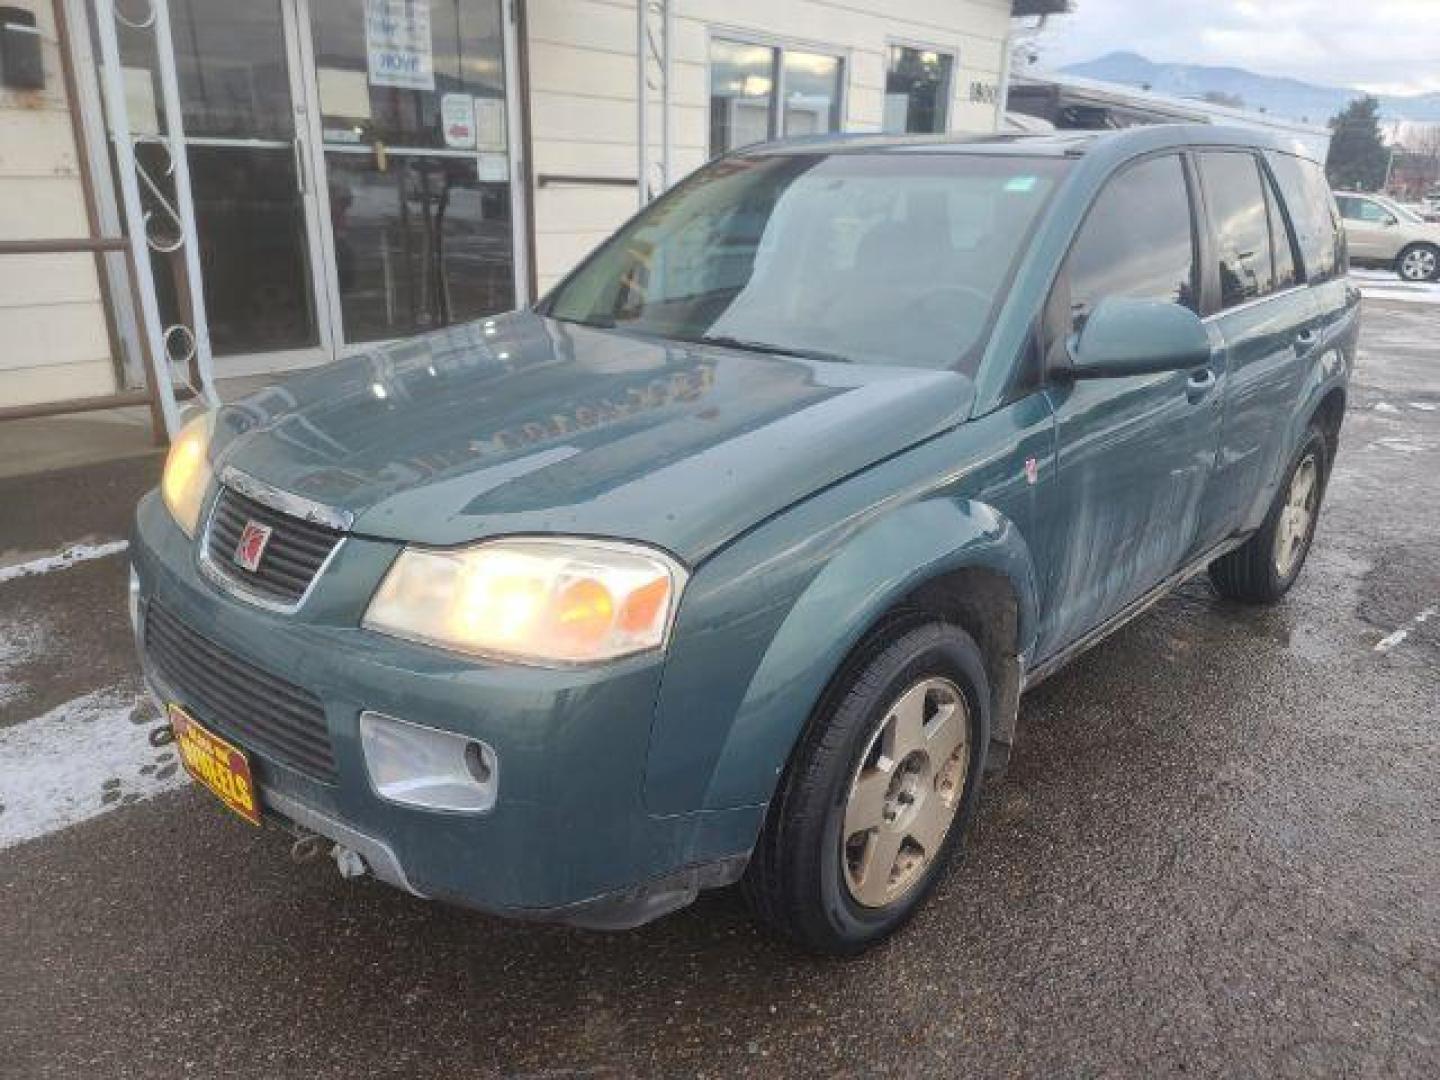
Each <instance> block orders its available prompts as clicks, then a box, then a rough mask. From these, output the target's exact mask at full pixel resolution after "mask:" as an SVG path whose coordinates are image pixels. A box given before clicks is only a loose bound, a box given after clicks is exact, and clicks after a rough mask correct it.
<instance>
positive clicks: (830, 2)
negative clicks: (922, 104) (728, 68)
mask: <svg viewBox="0 0 1440 1080" xmlns="http://www.w3.org/2000/svg"><path fill="white" fill-rule="evenodd" d="M672 3H674V5H675V8H674V10H675V13H676V14H675V17H674V36H673V38H672V45H671V58H672V65H673V75H672V78H673V80H674V82H673V86H672V91H671V93H672V101H673V103H674V104H673V108H674V111H673V113H672V121H671V122H672V126H673V132H674V134H673V139H672V152H673V154H674V173H675V178H676V179H678V178H680V177H682V176H684V175H685V174H686V173H689V172H690V171H692V170H693V169H695V168H696V167H698V166H699V165H701V164H702V163H703V162H704V161H705V158H706V157H707V155H708V143H709V65H708V53H709V37H710V34H711V33H717V34H725V33H726V32H728V33H729V34H731V35H739V36H741V37H745V36H751V37H756V38H758V39H760V40H770V39H778V41H779V43H780V44H786V43H791V44H795V45H813V46H817V47H819V49H820V51H827V52H836V53H839V54H840V55H842V56H843V57H844V59H845V61H846V63H845V84H846V85H845V94H844V116H843V128H844V130H846V131H879V130H880V126H881V119H882V114H883V109H884V98H885V65H886V57H887V49H888V46H889V45H890V44H891V43H892V42H901V43H905V44H914V45H927V46H933V47H935V48H937V49H942V50H944V51H947V52H952V53H954V54H956V56H957V67H956V70H955V74H954V77H953V78H952V79H951V102H950V115H949V125H950V128H951V130H953V131H973V132H984V131H992V130H994V125H995V107H994V105H993V104H989V103H984V102H972V101H971V100H970V98H971V93H970V90H971V85H972V83H976V82H979V83H983V84H986V85H988V86H990V87H994V86H995V85H996V84H998V82H999V79H1000V67H1001V56H1002V54H1003V50H1004V43H1005V39H1006V35H1007V33H1008V31H1009V21H1010V0H672ZM527 12H528V19H529V40H528V45H529V50H530V108H531V133H532V139H533V153H534V162H533V173H534V174H535V175H537V176H538V175H540V174H544V173H552V174H569V175H582V176H606V177H628V178H633V177H634V176H635V175H636V170H637V165H636V159H637V157H638V153H637V151H638V142H637V139H638V135H637V117H638V107H637V103H636V93H635V82H636V70H635V63H636V59H635V38H636V5H635V0H530V3H529V4H528V5H527ZM656 96H657V101H658V94H657V95H656ZM659 125H660V119H659V108H658V103H657V105H656V107H654V108H653V109H652V111H651V113H650V130H651V141H652V143H653V146H652V160H654V161H658V160H659V144H658V142H656V141H655V140H658V137H659ZM533 198H534V200H535V233H536V235H535V246H536V264H537V265H536V273H537V278H538V281H539V286H540V291H541V292H542V293H543V292H544V291H545V290H547V289H548V288H549V287H550V286H551V285H553V284H554V283H555V282H556V281H557V280H558V279H559V277H560V276H561V275H562V274H564V273H565V272H566V271H567V270H568V269H570V267H572V266H574V265H575V263H576V262H577V261H578V260H579V259H580V258H582V257H583V256H584V255H585V254H586V253H587V252H589V251H590V250H591V249H592V248H593V247H594V246H595V245H596V244H597V243H598V242H599V241H600V240H602V239H604V237H605V236H607V235H608V234H609V233H610V232H611V231H613V230H614V228H615V227H616V226H617V225H619V224H620V223H621V222H623V221H624V220H625V219H626V218H627V217H629V216H630V215H631V214H633V213H634V212H635V209H636V206H637V198H638V193H637V191H636V189H635V188H633V187H603V186H600V185H593V184H592V185H586V184H571V185H547V186H545V187H540V188H537V189H536V190H535V191H534V193H533Z"/></svg>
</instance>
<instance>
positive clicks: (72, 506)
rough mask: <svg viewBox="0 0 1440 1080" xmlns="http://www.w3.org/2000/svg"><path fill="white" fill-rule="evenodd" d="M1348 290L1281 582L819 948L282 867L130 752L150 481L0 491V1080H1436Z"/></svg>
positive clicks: (1435, 1015)
mask: <svg viewBox="0 0 1440 1080" xmlns="http://www.w3.org/2000/svg"><path fill="white" fill-rule="evenodd" d="M1437 299H1440V297H1437ZM1422 300H1423V298H1422ZM1366 306H1367V310H1366V315H1365V318H1366V323H1365V332H1364V338H1363V347H1362V353H1361V357H1360V362H1359V366H1358V370H1357V372H1356V376H1355V381H1354V385H1353V389H1352V395H1351V400H1350V403H1349V412H1348V416H1347V418H1346V423H1345V428H1344V431H1343V434H1342V441H1341V449H1340V456H1339V460H1338V463H1337V467H1336V470H1335V474H1334V477H1333V480H1332V482H1331V485H1330V489H1329V494H1328V502H1327V506H1326V509H1325V512H1324V514H1323V517H1322V519H1321V523H1320V531H1319V535H1318V538H1317V540H1316V544H1315V548H1314V551H1313V553H1312V555H1311V558H1310V562H1309V565H1308V566H1307V568H1306V570H1305V573H1304V575H1303V576H1302V578H1301V580H1300V582H1299V584H1298V585H1297V587H1296V588H1295V590H1294V591H1293V593H1292V594H1291V596H1290V598H1289V599H1288V600H1287V601H1286V602H1285V603H1284V604H1282V605H1280V606H1278V607H1275V608H1270V609H1264V610H1256V609H1249V608H1244V607H1240V606H1237V605H1233V604H1230V603H1226V602H1223V601H1221V600H1219V599H1218V598H1217V597H1216V596H1215V595H1214V594H1213V593H1212V592H1211V591H1210V589H1209V587H1208V585H1207V584H1206V583H1205V582H1204V581H1203V580H1200V581H1195V582H1192V583H1191V584H1189V585H1187V586H1186V587H1185V588H1184V589H1183V590H1182V591H1180V592H1179V593H1178V594H1176V595H1174V596H1172V597H1171V598H1169V599H1167V600H1166V601H1164V602H1162V603H1161V604H1159V605H1158V606H1157V607H1156V608H1154V609H1153V610H1152V611H1151V612H1150V613H1149V614H1147V615H1146V616H1144V617H1143V618H1141V619H1139V620H1137V621H1136V622H1134V623H1132V624H1130V625H1129V626H1128V627H1126V628H1125V629H1124V630H1122V631H1121V632H1120V633H1119V634H1117V635H1116V636H1114V637H1113V638H1111V639H1110V640H1108V641H1107V642H1105V643H1103V644H1102V645H1100V646H1099V647H1097V648H1096V649H1094V650H1092V651H1091V652H1089V653H1088V654H1086V655H1085V656H1084V657H1082V658H1081V659H1079V660H1078V661H1076V662H1075V663H1074V664H1073V665H1072V666H1070V667H1069V668H1067V669H1066V670H1065V671H1063V672H1062V673H1060V674H1059V675H1057V676H1055V677H1054V678H1053V679H1052V680H1050V681H1049V682H1047V683H1046V684H1044V685H1043V686H1042V687H1040V688H1039V689H1038V690H1037V691H1035V692H1034V693H1033V694H1032V695H1030V696H1028V697H1027V698H1026V699H1025V700H1024V702H1023V705H1022V711H1021V722H1020V736H1019V742H1018V745H1017V748H1016V752H1015V755H1014V759H1013V763H1012V765H1011V768H1010V770H1009V772H1008V773H1007V774H1006V775H1005V776H1004V777H1003V778H1002V779H1000V780H999V781H997V782H995V783H993V784H991V785H990V786H989V787H988V788H987V790H986V792H985V795H984V799H983V803H982V810H981V813H980V815H979V820H978V822H977V827H976V828H975V830H974V832H973V834H972V836H971V839H970V842H969V845H968V851H967V854H966V857H965V858H964V860H963V861H962V862H960V863H959V864H958V865H956V866H955V867H954V868H953V870H952V872H951V873H950V875H949V876H948V878H947V879H946V880H945V882H944V883H943V884H942V887H941V888H940V889H939V890H938V892H937V894H936V895H935V896H934V898H933V900H932V901H931V903H930V904H929V906H928V907H927V908H926V909H925V910H924V911H923V912H922V913H921V914H920V916H919V917H918V918H917V919H916V921H915V922H914V923H913V924H912V925H911V927H910V928H909V929H907V930H906V931H905V932H904V933H903V934H902V935H901V936H899V937H898V938H897V939H895V940H894V941H892V942H890V943H888V944H887V945H885V946H883V947H881V948H879V949H878V950H876V951H874V952H872V953H870V954H868V955H866V956H864V957H861V958H859V959H856V960H853V961H848V962H837V961H817V960H815V959H812V958H809V957H807V956H804V955H801V954H799V953H797V952H795V951H794V950H793V949H791V948H789V947H787V946H785V945H783V944H779V943H777V942H776V941H774V940H773V939H771V938H770V937H768V936H767V935H766V934H765V933H763V932H762V931H760V930H758V929H757V928H756V927H755V926H754V925H753V924H752V923H751V921H750V920H749V918H748V916H747V914H746V912H745V909H744V906H743V904H742V903H741V902H740V900H739V899H738V897H737V896H735V895H734V894H733V893H731V892H722V893H717V894H707V895H705V896H703V897H702V898H701V900H700V901H699V902H698V903H697V904H695V905H694V906H693V907H691V908H689V909H687V910H685V911H683V912H681V913H679V914H676V915H674V916H671V917H670V918H667V919H664V920H662V921H660V922H657V923H654V924H652V925H650V926H648V927H645V928H643V929H640V930H638V931H633V932H629V933H624V934H598V933H587V932H581V931H574V930H566V929H559V928H553V927H543V926H542V927H537V926H531V925H512V924H507V923H503V922H499V921H495V920H492V919H488V918H485V917H482V916H479V915H476V914H472V913H470V912H467V911H462V910H458V909H455V908H450V907H445V906H441V905H439V904H432V903H426V902H423V901H419V900H415V899H412V898H410V897H407V896H404V895H401V894H399V893H396V892H393V891H390V890H387V889H386V888H384V887H383V886H379V885H376V884H373V883H372V882H369V881H361V882H355V883H351V882H345V881H342V880H341V879H340V878H339V877H338V875H337V874H336V873H335V871H334V869H333V867H331V866H328V865H326V864H324V863H315V864H310V865H305V866H294V865H292V864H291V863H290V861H289V859H288V856H287V845H286V844H285V843H284V841H283V840H281V839H279V838H278V837H276V836H274V835H273V834H269V833H259V832H256V831H255V830H252V829H250V828H249V827H248V826H246V825H244V824H243V823H240V822H239V821H238V820H236V819H233V818H231V817H230V816H228V815H227V814H226V812H225V811H224V810H222V809H221V808H220V807H219V806H218V805H217V804H216V803H215V801H214V800H213V799H212V798H211V797H210V796H209V795H207V794H206V793H204V792H202V791H200V790H197V789H196V788H195V787H194V786H193V785H191V784H189V783H188V782H187V781H186V780H185V778H184V774H183V773H182V772H180V771H178V770H177V769H176V766H175V761H174V757H173V753H171V752H170V751H167V750H155V749H153V748H151V747H149V746H148V744H146V743H145V742H144V734H145V732H146V730H147V729H148V727H149V726H150V725H152V724H153V723H154V722H155V721H154V717H153V715H152V714H151V713H150V712H149V711H147V709H146V707H145V705H144V704H143V702H142V699H141V696H140V686H139V682H138V677H137V674H136V669H135V664H134V660H133V650H132V646H131V643H130V640H129V635H128V628H127V625H126V619H125V614H124V589H125V560H124V557H123V554H122V553H119V552H118V551H117V550H116V549H117V547H118V541H120V540H123V538H124V537H125V535H126V531H127V522H128V518H129V514H130V511H131V508H132V507H133V504H134V501H135V499H136V498H137V497H138V495H139V494H140V493H141V491H143V490H144V488H145V487H147V486H148V485H150V484H152V483H154V481H155V479H156V477H157V475H158V471H159V461H158V459H157V458H155V457H153V456H152V457H144V458H137V459H132V460H128V461H124V462H118V463H115V464H113V465H110V466H103V467H93V468H87V469H84V470H77V471H74V472H68V473H52V474H48V475H44V476H38V477H36V476H31V477H21V478H15V479H9V480H4V481H0V508H3V509H0V807H3V808H0V1076H3V1077H6V1078H10V1077H17V1078H18V1077H24V1078H30V1077H50V1076H55V1077H101V1076H103V1077H146V1078H149V1077H172V1076H174V1077H184V1076H202V1075H204V1076H219V1077H232V1076H235V1077H239V1076H244V1077H265V1078H271V1077H306V1078H309V1077H331V1076H336V1077H339V1076H347V1077H351V1076H377V1077H421V1076H424V1077H430V1076H436V1077H458V1076H471V1075H474V1076H492V1075H494V1076H536V1077H572V1076H578V1077H590V1076H597V1077H610V1076H617V1077H618V1076H632V1075H639V1076H675V1075H684V1076H690V1075H695V1076H725V1077H727V1078H729V1077H736V1076H781V1075H805V1076H829V1075H841V1076H845V1075H851V1076H862V1075H864V1076H868V1075H877V1074H878V1075H887V1074H888V1075H906V1074H908V1075H917V1074H918V1075H955V1076H959V1075H975V1076H1055V1075H1062V1076H1086V1077H1088V1076H1173V1075H1182V1074H1183V1075H1185V1076H1267V1077H1268V1076H1317V1075H1324V1076H1346V1077H1370V1076H1374V1077H1381V1076H1385V1077H1389V1076H1414V1077H1433V1076H1436V1075H1440V733H1437V725H1440V303H1425V302H1414V298H1412V297H1405V298H1401V299H1397V300H1393V301H1392V300H1390V299H1384V300H1376V301H1367V305H1366ZM3 438H4V433H3V430H0V445H3ZM536 856H537V857H543V853H541V852H537V853H536Z"/></svg>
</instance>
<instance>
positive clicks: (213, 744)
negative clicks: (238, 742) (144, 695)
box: [165, 704, 260, 825]
mask: <svg viewBox="0 0 1440 1080" xmlns="http://www.w3.org/2000/svg"><path fill="white" fill-rule="evenodd" d="M165 711H166V712H167V713H168V714H169V717H170V729H171V730H172V731H174V732H175V744H176V745H177V746H179V748H180V760H181V761H182V762H184V764H185V770H186V771H187V772H188V773H189V774H190V775H191V776H193V777H194V778H195V779H196V780H198V781H200V783H202V784H204V785H205V786H206V787H208V788H209V789H210V790H211V791H213V792H214V793H215V794H216V795H217V796H218V797H219V799H220V801H221V802H223V803H224V804H225V805H226V806H228V807H229V808H230V809H231V810H234V811H235V813H237V814H239V815H240V816H241V817H242V818H244V819H245V820H246V821H248V822H249V823H250V824H251V825H259V824H260V803H259V801H258V800H257V799H256V797H255V777H254V776H253V775H251V772H250V759H249V758H247V757H246V756H245V751H243V750H240V749H238V748H236V747H234V746H231V745H230V744H229V743H228V742H226V741H225V740H224V739H222V738H220V736H218V735H216V734H215V733H214V732H211V731H207V730H206V729H205V728H203V727H202V726H201V725H200V724H199V723H197V722H196V720H195V718H194V717H193V716H191V715H190V714H189V713H187V712H186V711H185V710H184V709H182V708H181V707H180V706H179V705H174V704H171V705H168V706H166V710H165Z"/></svg>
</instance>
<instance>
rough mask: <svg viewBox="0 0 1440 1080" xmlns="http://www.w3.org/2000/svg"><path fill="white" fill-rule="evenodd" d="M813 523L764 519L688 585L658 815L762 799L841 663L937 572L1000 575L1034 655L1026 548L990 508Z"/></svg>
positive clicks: (1022, 639) (660, 712)
mask: <svg viewBox="0 0 1440 1080" xmlns="http://www.w3.org/2000/svg"><path fill="white" fill-rule="evenodd" d="M807 510H808V508H807ZM792 516H793V517H794V518H796V519H797V520H788V519H789V518H791V517H792ZM808 516H809V514H808V513H796V514H795V515H785V516H783V517H782V518H781V519H780V520H778V521H776V522H772V523H770V524H769V525H768V526H766V527H765V528H764V529H762V530H759V531H758V532H757V533H756V534H752V535H751V536H750V537H747V538H746V539H745V540H743V541H741V543H739V544H737V545H736V546H735V547H734V548H732V549H729V550H727V551H726V552H724V553H722V555H721V556H719V557H717V559H715V560H714V561H713V562H712V563H710V564H707V565H706V567H704V568H703V570H702V572H701V574H699V575H697V579H696V580H695V581H692V583H691V585H692V588H693V587H696V586H698V592H697V593H696V594H693V595H692V596H690V597H687V602H686V605H685V608H686V609H688V610H682V621H686V620H685V616H688V617H689V618H688V622H689V623H690V626H689V627H677V638H679V639H681V640H682V641H684V646H683V647H682V648H679V649H677V650H676V652H674V653H672V658H671V662H670V664H669V665H667V669H666V673H665V676H664V681H663V684H662V688H661V694H660V701H659V703H658V709H657V716H656V726H655V730H654V733H653V735H652V739H651V750H650V761H649V767H648V769H647V793H646V794H647V804H648V805H649V807H650V809H651V812H652V813H684V812H687V811H693V810H699V809H704V810H716V809H725V808H730V807H738V806H750V805H756V804H761V803H765V802H767V801H768V800H769V799H770V797H771V795H772V794H773V792H774V788H775V783H776V781H777V779H778V777H779V776H780V774H781V772H782V771H783V770H784V767H785V763H786V761H787V760H788V759H789V756H790V752H791V749H792V747H793V746H794V744H795V741H796V739H797V738H798V737H799V735H800V732H801V729H802V728H803V726H804V724H805V722H806V720H807V719H808V718H809V716H810V713H811V710H812V709H813V707H814V705H815V702H816V701H817V700H818V699H819V697H820V695H821V693H822V691H823V690H824V689H825V686H826V684H827V683H828V682H829V681H830V679H831V677H832V676H833V675H834V673H835V672H836V671H837V670H838V668H839V667H840V665H841V662H842V661H843V660H844V658H845V657H846V655H847V654H848V653H849V652H850V651H851V650H852V649H853V648H854V647H855V646H856V644H857V643H858V642H859V641H860V640H861V638H862V637H863V636H864V634H865V632H866V631H867V630H868V629H869V628H870V627H871V626H872V625H874V623H875V622H876V621H877V620H878V619H879V618H880V617H881V616H882V615H883V614H884V613H885V612H886V611H888V610H889V609H891V608H892V607H894V606H895V605H896V604H897V603H898V602H899V601H900V600H902V599H903V598H904V597H905V596H907V595H908V594H910V593H912V592H913V591H915V589H917V588H918V587H919V586H920V585H922V584H923V583H925V582H926V581H928V580H931V579H932V578H935V577H936V576H938V575H941V574H945V573H948V572H950V571H953V570H957V569H961V568H981V569H986V570H990V571H993V572H995V573H998V574H1001V575H1003V576H1004V577H1005V578H1006V579H1007V580H1008V581H1009V582H1010V583H1011V585H1012V588H1013V591H1014V594H1015V597H1016V600H1017V609H1018V630H1019V633H1018V639H1019V640H1018V643H1017V646H1016V647H1017V650H1020V651H1023V650H1025V649H1027V648H1028V647H1029V643H1030V642H1031V641H1032V639H1033V635H1034V632H1035V626H1036V610H1035V605H1036V599H1035V598H1036V586H1035V573H1034V568H1033V566H1032V563H1031V558H1030V552H1029V550H1028V548H1027V547H1026V544H1025V542H1024V540H1023V538H1022V537H1021V535H1020V531H1019V529H1018V528H1017V527H1016V526H1015V525H1014V523H1012V522H1011V521H1010V520H1009V519H1008V518H1007V517H1005V516H1004V515H1003V514H1002V513H1000V512H999V511H998V510H996V509H995V508H994V507H992V506H990V505H987V504H985V503H982V502H978V501H973V500H970V499H965V498H959V497H949V496H935V497H930V498H925V499H921V500H919V501H916V502H911V503H907V504H905V505H902V506H899V507H892V508H890V509H888V510H881V511H880V512H878V513H877V514H875V515H874V516H872V517H870V518H868V519H867V520H865V521H863V522H861V523H858V524H855V523H852V524H851V526H850V528H848V529H843V528H839V527H837V528H835V529H833V530H831V531H829V532H824V533H819V534H817V533H815V532H809V531H807V528H806V525H807V522H806V520H805V519H806V518H807V517H808ZM831 520H834V519H833V518H832V519H831ZM727 579H729V580H731V581H732V582H733V586H732V587H731V588H729V589H727V588H725V586H724V583H725V582H726V580H727ZM692 599H693V600H694V603H693V604H692V603H691V600H692ZM687 631H690V632H689V633H687Z"/></svg>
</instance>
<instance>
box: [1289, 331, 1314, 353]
mask: <svg viewBox="0 0 1440 1080" xmlns="http://www.w3.org/2000/svg"><path fill="white" fill-rule="evenodd" d="M1319 340H1320V332H1319V331H1318V330H1301V331H1300V332H1299V333H1298V334H1296V335H1295V344H1296V345H1297V346H1298V347H1299V348H1302V349H1308V348H1310V346H1311V345H1314V344H1315V342H1317V341H1319Z"/></svg>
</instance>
